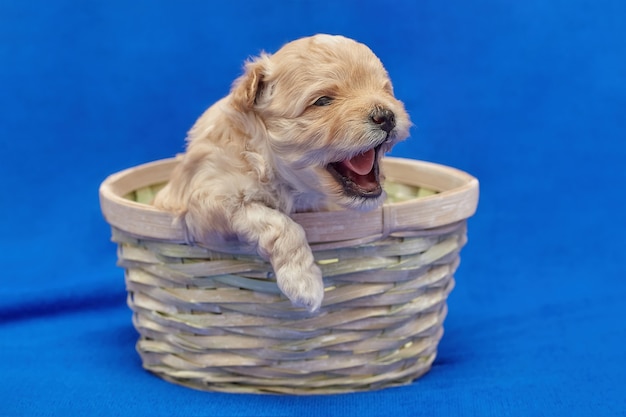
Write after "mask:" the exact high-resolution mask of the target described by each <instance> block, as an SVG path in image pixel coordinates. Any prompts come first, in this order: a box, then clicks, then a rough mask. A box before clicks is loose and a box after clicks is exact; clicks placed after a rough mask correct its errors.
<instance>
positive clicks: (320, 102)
mask: <svg viewBox="0 0 626 417" xmlns="http://www.w3.org/2000/svg"><path fill="white" fill-rule="evenodd" d="M332 101H333V99H332V98H331V97H328V96H322V97H320V98H318V99H317V100H315V103H313V105H314V106H328V105H329V104H330V103H332Z"/></svg>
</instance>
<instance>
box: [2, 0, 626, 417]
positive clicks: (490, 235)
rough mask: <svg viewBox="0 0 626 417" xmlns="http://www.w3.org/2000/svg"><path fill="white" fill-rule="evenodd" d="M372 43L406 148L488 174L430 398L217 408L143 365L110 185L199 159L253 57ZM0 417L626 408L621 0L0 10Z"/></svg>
mask: <svg viewBox="0 0 626 417" xmlns="http://www.w3.org/2000/svg"><path fill="white" fill-rule="evenodd" d="M316 32H329V33H339V34H344V35H346V36H349V37H353V38H356V39H358V40H360V41H362V42H364V43H366V44H368V45H369V46H370V47H371V48H372V49H373V50H374V51H375V52H376V54H377V55H379V57H380V58H381V59H382V61H383V62H384V64H385V66H386V67H387V69H388V71H389V73H390V74H391V77H392V80H393V82H394V85H395V90H396V94H397V96H398V97H399V98H400V99H401V100H403V101H404V102H405V104H406V107H407V109H408V111H409V113H410V114H411V116H412V119H413V122H414V123H415V128H414V129H413V130H412V137H411V138H410V139H409V141H408V142H406V143H403V144H401V145H399V146H398V147H397V148H396V149H395V150H394V152H393V154H394V155H396V156H404V157H411V158H418V159H425V160H429V161H435V162H439V163H443V164H446V165H451V166H455V167H458V168H461V169H463V170H466V171H468V172H470V173H472V174H473V175H475V176H477V177H478V178H479V179H480V181H481V200H480V205H479V209H478V213H477V214H476V216H475V217H473V218H472V219H471V221H470V223H469V225H470V230H469V237H470V241H469V244H468V246H467V247H466V248H465V249H464V251H463V253H462V258H463V261H462V264H461V268H460V270H459V271H458V273H457V277H456V278H457V287H456V289H455V290H454V292H453V293H452V295H451V297H450V299H449V308H450V313H449V316H448V319H447V320H446V323H445V327H446V334H445V336H444V339H443V340H442V342H441V344H440V349H439V356H438V358H437V360H436V362H435V365H434V367H433V369H432V370H431V372H430V373H429V374H427V375H426V376H424V377H423V378H421V379H420V380H418V381H417V382H415V383H414V384H412V385H410V386H407V387H402V388H394V389H389V390H384V391H380V392H372V393H362V394H354V395H342V396H327V397H304V398H301V397H287V396H249V395H229V394H214V393H204V392H198V391H193V390H190V389H186V388H181V387H178V386H175V385H172V384H169V383H166V382H163V381H161V380H160V379H158V378H156V377H153V376H151V375H150V374H148V373H146V372H144V371H143V370H142V369H141V367H140V362H139V359H138V357H137V355H136V354H135V352H134V343H135V340H136V333H135V331H134V329H133V327H132V325H131V321H130V318H131V315H130V311H129V310H128V308H127V307H126V305H125V290H124V283H123V276H122V271H121V270H120V269H118V268H117V267H116V266H115V246H114V245H113V244H112V243H110V242H109V228H108V225H107V224H106V223H105V222H104V220H103V219H102V216H101V214H100V209H99V203H98V197H97V189H98V186H99V183H100V182H101V181H102V180H103V179H104V178H105V177H106V176H107V175H109V174H111V173H113V172H116V171H118V170H121V169H123V168H127V167H130V166H133V165H136V164H140V163H143V162H147V161H151V160H154V159H160V158H164V157H169V156H171V155H173V154H174V153H177V152H180V151H182V150H183V139H184V136H185V132H186V131H187V129H188V128H189V127H190V126H191V124H192V123H193V122H194V121H195V119H196V117H197V116H199V114H200V113H201V112H202V111H203V110H204V109H205V108H206V107H208V106H209V105H210V104H211V103H213V102H214V101H216V100H217V99H219V98H220V97H222V96H223V95H225V94H226V93H227V92H228V89H229V86H230V83H231V82H232V80H233V79H234V78H235V77H236V76H238V75H239V74H240V72H241V65H242V62H243V61H244V60H245V59H246V58H247V57H249V56H251V55H256V54H258V53H259V52H260V51H261V50H267V51H270V52H272V51H275V50H276V49H278V48H279V47H280V46H281V45H282V44H283V43H285V42H287V41H289V40H292V39H295V38H298V37H300V36H305V35H310V34H313V33H316ZM0 90H1V91H0V110H1V111H0V190H1V195H0V245H1V248H2V251H1V254H0V321H1V324H0V360H1V362H2V365H1V366H0V398H1V400H0V415H3V416H5V415H6V416H13V415H28V416H37V415H59V416H68V415H89V416H98V415H129V416H144V415H150V416H201V415H225V416H226V415H230V416H236V415H246V416H249V415H254V416H266V415H268V416H269V415H271V416H274V415H275V416H282V415H297V416H322V415H342V416H349V415H359V416H369V415H395V416H404V415H425V416H429V415H467V416H476V415H484V416H489V415H493V416H536V415H537V416H538V415H550V416H554V415H566V416H616V415H626V348H625V345H626V308H625V304H626V302H625V299H626V282H625V273H626V261H625V255H624V249H625V248H626V204H625V202H626V200H625V197H624V195H625V193H626V189H625V188H626V187H625V184H626V182H625V177H626V174H625V172H626V169H625V167H624V165H625V162H624V161H626V144H625V140H626V139H625V138H626V117H625V113H626V2H624V1H623V0H568V1H564V0H524V1H513V0H476V1H471V2H469V1H464V0H450V1H439V0H423V1H402V2H400V1H397V2H393V1H390V2H381V1H369V0H355V1H345V2H339V1H336V2H335V1H328V2H326V1H322V0H317V1H294V2H289V1H274V2H268V3H267V4H264V3H261V2H258V1H226V2H210V1H184V2H175V1H169V2H168V1H156V0H153V1H148V0H137V1H121V0H109V1H79V0H73V1H72V0H57V1H42V0H32V1H18V0H15V1H10V0H3V1H0Z"/></svg>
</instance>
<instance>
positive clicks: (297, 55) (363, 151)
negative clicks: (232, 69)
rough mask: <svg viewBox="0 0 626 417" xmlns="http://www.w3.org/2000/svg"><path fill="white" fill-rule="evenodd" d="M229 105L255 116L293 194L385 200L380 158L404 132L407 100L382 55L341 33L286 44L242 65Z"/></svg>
mask: <svg viewBox="0 0 626 417" xmlns="http://www.w3.org/2000/svg"><path fill="white" fill-rule="evenodd" d="M230 97H231V98H230V99H231V105H232V106H233V107H234V108H235V109H236V110H237V111H239V112H242V113H246V114H251V113H252V114H254V116H255V118H256V120H258V121H259V122H260V124H262V134H259V132H255V134H252V135H251V136H252V139H251V140H252V141H262V142H264V143H255V144H251V145H252V146H253V147H255V148H257V149H259V148H263V147H265V149H267V155H265V156H266V157H267V158H269V159H271V163H272V164H273V166H274V168H275V170H276V173H277V175H278V176H279V177H280V178H281V179H282V180H283V181H285V182H286V183H288V184H290V186H291V187H292V188H294V189H295V191H296V192H297V193H300V194H305V195H313V196H315V198H320V199H324V200H327V201H329V202H332V203H335V204H338V205H340V206H342V207H347V208H354V209H361V210H367V209H371V208H375V207H377V206H379V205H380V204H381V203H382V201H383V200H384V198H385V196H384V192H383V189H382V187H381V181H382V179H383V173H382V172H381V168H380V163H379V162H380V158H381V156H382V155H383V154H384V153H385V152H387V151H389V150H390V149H391V147H392V146H393V145H394V144H395V143H397V142H398V141H400V140H403V139H405V138H406V137H407V136H408V131H409V127H410V125H411V123H410V121H409V116H408V115H407V113H406V111H405V109H404V105H403V104H402V103H401V102H400V101H398V100H397V99H396V98H395V97H394V94H393V88H392V85H391V81H390V80H389V76H388V74H387V72H386V70H385V69H384V67H383V65H382V63H381V62H380V60H379V59H378V58H377V57H376V56H375V55H374V53H373V52H372V51H371V50H370V49H369V48H368V47H367V46H365V45H363V44H361V43H358V42H355V41H353V40H351V39H348V38H345V37H342V36H330V35H316V36H313V37H309V38H303V39H299V40H296V41H294V42H291V43H288V44H287V45H285V46H284V47H283V48H281V49H280V50H279V51H278V52H276V53H275V54H273V55H269V54H262V55H261V56H260V57H258V58H256V59H254V60H252V61H250V62H249V63H248V64H247V65H246V71H245V73H244V75H243V76H242V77H240V78H239V79H238V80H237V81H236V82H235V84H234V87H233V90H232V92H231V95H230Z"/></svg>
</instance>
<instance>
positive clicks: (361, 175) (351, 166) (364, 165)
mask: <svg viewBox="0 0 626 417" xmlns="http://www.w3.org/2000/svg"><path fill="white" fill-rule="evenodd" d="M379 151H380V145H379V146H377V147H375V148H372V149H369V150H367V151H365V152H363V153H361V154H359V155H357V156H354V157H352V158H348V159H344V160H343V161H338V162H333V163H330V164H328V165H327V167H326V169H328V171H329V172H330V173H331V174H332V176H333V177H334V178H335V179H336V180H337V181H338V182H339V183H340V184H341V185H342V186H343V189H344V192H345V193H346V194H347V195H350V196H355V197H365V198H376V197H379V196H380V195H381V194H382V192H383V188H382V186H381V185H380V174H379V167H378V152H379Z"/></svg>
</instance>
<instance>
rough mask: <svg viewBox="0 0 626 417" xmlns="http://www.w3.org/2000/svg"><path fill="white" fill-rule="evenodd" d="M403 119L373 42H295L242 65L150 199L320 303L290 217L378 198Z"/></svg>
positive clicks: (299, 295)
mask: <svg viewBox="0 0 626 417" xmlns="http://www.w3.org/2000/svg"><path fill="white" fill-rule="evenodd" d="M409 127H410V121H409V117H408V115H407V113H406V111H405V109H404V106H403V104H402V103H401V102H400V101H398V100H397V99H396V98H395V97H394V95H393V89H392V85H391V82H390V80H389V77H388V75H387V72H386V71H385V69H384V68H383V65H382V64H381V62H380V60H379V59H378V58H377V57H376V56H375V55H374V54H373V53H372V51H371V50H370V49H369V48H368V47H366V46H365V45H363V44H360V43H357V42H355V41H353V40H351V39H347V38H344V37H342V36H330V35H316V36H312V37H309V38H303V39H299V40H296V41H293V42H291V43H288V44H286V45H285V46H284V47H283V48H281V49H280V50H279V51H278V52H276V53H275V54H273V55H269V54H265V53H263V54H261V56H259V57H258V58H255V59H253V60H251V61H249V62H248V63H247V64H246V65H245V73H244V74H243V75H242V76H241V77H240V78H239V79H237V80H236V81H235V83H234V84H233V87H232V90H231V92H230V94H229V95H228V96H226V97H225V98H223V99H221V100H220V101H218V102H217V103H216V104H214V105H213V106H211V107H210V108H209V109H208V110H207V111H206V112H205V113H204V114H203V115H202V116H201V117H200V118H199V119H198V121H197V122H196V124H195V125H194V126H193V127H192V129H191V130H190V131H189V134H188V145H187V151H186V153H185V154H184V156H183V158H182V160H181V162H180V164H179V165H178V166H177V167H176V169H175V170H174V172H173V174H172V177H171V179H170V181H169V183H168V184H167V185H166V186H165V188H164V189H163V190H161V192H160V193H159V194H158V195H157V197H156V199H155V205H156V206H157V207H160V208H162V209H165V210H168V211H171V212H174V213H176V214H177V215H178V216H179V217H178V218H179V219H180V220H181V221H183V222H185V224H186V227H187V230H188V232H189V234H190V236H191V238H192V239H193V240H194V241H195V242H198V243H200V244H201V243H202V242H209V241H211V239H213V238H215V237H216V236H219V237H220V238H222V239H223V238H226V239H232V238H236V239H239V240H241V241H244V242H246V243H248V244H251V245H253V246H254V247H256V249H257V251H258V253H259V254H260V255H261V256H262V257H264V258H265V259H268V260H269V261H270V263H271V264H272V267H273V268H274V272H275V274H276V280H277V282H278V286H279V287H280V289H281V291H282V292H283V293H284V294H285V295H286V296H287V297H288V298H289V299H290V300H291V301H292V303H293V304H294V305H296V306H301V307H305V308H306V309H308V310H309V311H315V310H317V309H318V308H319V307H320V305H321V303H322V299H323V297H324V284H323V282H322V277H321V272H320V269H319V268H318V266H317V265H316V264H315V262H314V259H313V255H312V253H311V249H310V247H309V245H308V243H307V239H306V236H305V234H304V231H303V229H302V227H301V226H299V225H298V224H297V223H295V222H294V221H293V220H291V218H290V217H289V216H288V215H289V213H292V212H294V211H306V210H319V209H328V208H329V207H337V206H338V207H340V208H349V209H357V210H369V209H373V208H375V207H378V206H379V205H381V204H382V202H383V200H384V198H385V194H384V192H383V191H382V188H381V186H380V182H381V180H382V173H381V172H380V167H379V161H380V158H381V156H382V155H383V154H384V153H385V152H386V151H388V150H389V149H391V147H392V146H393V145H394V144H395V143H396V142H398V141H400V140H403V139H405V138H406V137H407V136H408V130H409Z"/></svg>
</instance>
